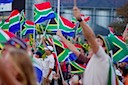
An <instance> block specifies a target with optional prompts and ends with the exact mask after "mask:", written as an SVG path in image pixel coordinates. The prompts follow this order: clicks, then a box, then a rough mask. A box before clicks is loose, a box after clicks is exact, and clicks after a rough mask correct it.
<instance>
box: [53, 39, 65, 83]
mask: <svg viewBox="0 0 128 85" xmlns="http://www.w3.org/2000/svg"><path fill="white" fill-rule="evenodd" d="M52 42H53V48H54V50H55V55H56V57H57V52H56V48H55V45H54V41H53V39H52ZM56 60H57V64H58V68H59V71H60V75H61V78H62V81H64V77H63V74H62V70H61V67H60V63H59V61H58V58H56Z"/></svg>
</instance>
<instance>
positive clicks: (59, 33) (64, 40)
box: [56, 30, 80, 56]
mask: <svg viewBox="0 0 128 85" xmlns="http://www.w3.org/2000/svg"><path fill="white" fill-rule="evenodd" d="M56 34H57V35H58V36H59V37H60V38H61V40H62V41H63V42H64V43H65V44H66V45H67V47H68V48H69V49H70V50H71V51H72V52H73V53H74V54H75V55H76V56H79V55H80V52H79V51H78V50H77V48H76V47H75V46H74V45H73V44H72V43H71V42H69V41H68V40H67V39H66V38H65V37H64V36H63V35H62V33H61V31H60V30H58V31H57V33H56Z"/></svg>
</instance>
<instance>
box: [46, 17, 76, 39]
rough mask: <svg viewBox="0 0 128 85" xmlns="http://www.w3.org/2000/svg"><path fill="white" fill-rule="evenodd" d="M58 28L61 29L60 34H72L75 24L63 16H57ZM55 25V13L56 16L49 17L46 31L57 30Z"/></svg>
mask: <svg viewBox="0 0 128 85" xmlns="http://www.w3.org/2000/svg"><path fill="white" fill-rule="evenodd" d="M59 24H60V26H59V30H61V32H62V34H63V35H65V36H72V37H73V36H74V34H75V30H74V29H73V28H74V27H75V25H74V24H73V23H72V22H70V21H69V20H67V19H66V18H64V17H59ZM57 25H58V21H57V15H56V18H54V19H51V21H50V23H49V25H48V27H47V31H48V32H54V33H56V32H57V30H58V29H57Z"/></svg>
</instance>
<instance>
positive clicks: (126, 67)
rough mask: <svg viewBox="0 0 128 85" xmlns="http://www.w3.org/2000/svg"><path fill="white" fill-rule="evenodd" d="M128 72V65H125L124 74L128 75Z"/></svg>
mask: <svg viewBox="0 0 128 85" xmlns="http://www.w3.org/2000/svg"><path fill="white" fill-rule="evenodd" d="M127 74H128V66H125V67H124V68H123V76H126V75H127Z"/></svg>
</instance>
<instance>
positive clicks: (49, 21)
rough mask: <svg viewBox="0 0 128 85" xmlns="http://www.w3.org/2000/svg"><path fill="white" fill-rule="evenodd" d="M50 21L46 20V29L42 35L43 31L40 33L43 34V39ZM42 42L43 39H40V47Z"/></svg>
mask: <svg viewBox="0 0 128 85" xmlns="http://www.w3.org/2000/svg"><path fill="white" fill-rule="evenodd" d="M50 21H51V19H49V20H48V22H47V26H46V28H45V31H44V33H43V31H42V33H43V37H44V36H45V34H46V31H47V28H48V25H49V23H50ZM42 41H43V39H42V38H41V40H40V43H39V45H41V44H42Z"/></svg>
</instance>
